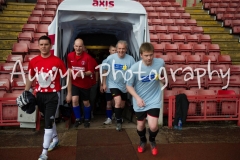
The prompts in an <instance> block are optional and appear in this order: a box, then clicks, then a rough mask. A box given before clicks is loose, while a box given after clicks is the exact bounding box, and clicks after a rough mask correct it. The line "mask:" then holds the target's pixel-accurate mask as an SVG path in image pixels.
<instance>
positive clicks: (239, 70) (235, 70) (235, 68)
mask: <svg viewBox="0 0 240 160" xmlns="http://www.w3.org/2000/svg"><path fill="white" fill-rule="evenodd" d="M229 68H230V74H231V75H234V74H238V75H240V65H229Z"/></svg>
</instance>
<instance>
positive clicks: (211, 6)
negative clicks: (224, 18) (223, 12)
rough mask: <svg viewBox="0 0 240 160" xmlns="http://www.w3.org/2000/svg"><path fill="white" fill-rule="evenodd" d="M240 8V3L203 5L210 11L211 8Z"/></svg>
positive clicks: (206, 3)
mask: <svg viewBox="0 0 240 160" xmlns="http://www.w3.org/2000/svg"><path fill="white" fill-rule="evenodd" d="M239 6H240V4H239V2H238V3H226V2H220V3H216V2H212V3H208V2H205V3H203V7H204V9H210V8H238V7H239Z"/></svg>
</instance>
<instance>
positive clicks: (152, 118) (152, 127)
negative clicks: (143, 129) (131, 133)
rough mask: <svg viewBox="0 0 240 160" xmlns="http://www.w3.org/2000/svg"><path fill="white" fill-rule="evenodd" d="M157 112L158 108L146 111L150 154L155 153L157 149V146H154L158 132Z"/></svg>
mask: <svg viewBox="0 0 240 160" xmlns="http://www.w3.org/2000/svg"><path fill="white" fill-rule="evenodd" d="M159 112H160V109H157V108H156V109H150V110H149V111H148V115H147V118H148V126H149V130H148V132H149V141H150V145H151V149H152V154H153V155H157V153H158V151H157V147H156V141H155V138H156V136H157V134H158V131H159V129H158V117H159Z"/></svg>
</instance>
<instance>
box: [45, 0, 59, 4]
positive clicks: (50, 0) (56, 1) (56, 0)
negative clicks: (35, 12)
mask: <svg viewBox="0 0 240 160" xmlns="http://www.w3.org/2000/svg"><path fill="white" fill-rule="evenodd" d="M47 4H50V5H58V4H59V2H58V0H48V1H47Z"/></svg>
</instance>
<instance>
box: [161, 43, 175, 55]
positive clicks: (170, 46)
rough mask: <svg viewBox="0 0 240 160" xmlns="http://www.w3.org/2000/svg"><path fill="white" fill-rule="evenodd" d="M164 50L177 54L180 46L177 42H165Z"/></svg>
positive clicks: (170, 53) (167, 53)
mask: <svg viewBox="0 0 240 160" xmlns="http://www.w3.org/2000/svg"><path fill="white" fill-rule="evenodd" d="M164 52H165V54H166V55H177V53H178V46H177V45H176V44H165V48H164Z"/></svg>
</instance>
